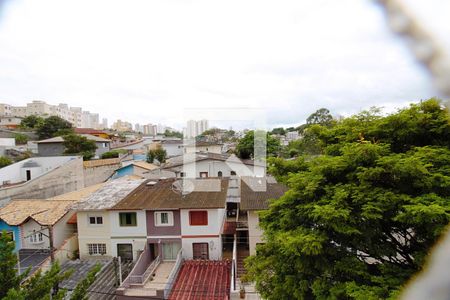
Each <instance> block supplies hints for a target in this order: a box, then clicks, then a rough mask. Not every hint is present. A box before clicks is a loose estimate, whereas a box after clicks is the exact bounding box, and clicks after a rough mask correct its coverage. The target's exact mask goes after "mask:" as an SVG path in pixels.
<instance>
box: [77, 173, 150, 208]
mask: <svg viewBox="0 0 450 300" xmlns="http://www.w3.org/2000/svg"><path fill="white" fill-rule="evenodd" d="M142 182H143V179H135V178H132V177H129V176H126V177H121V178H118V179H114V180H111V181H108V182H106V183H105V185H104V186H103V187H101V188H100V189H98V190H97V191H96V192H94V193H92V194H91V195H89V196H88V197H86V198H85V200H84V201H83V202H79V203H77V204H76V205H74V206H73V209H74V210H102V209H109V208H111V207H113V206H114V205H116V204H117V202H119V201H120V200H122V199H123V198H125V197H126V196H127V195H128V194H129V193H131V192H132V191H133V190H134V189H135V188H137V187H138V186H139V185H140V184H141V183H142Z"/></svg>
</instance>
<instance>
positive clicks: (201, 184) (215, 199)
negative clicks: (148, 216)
mask: <svg viewBox="0 0 450 300" xmlns="http://www.w3.org/2000/svg"><path fill="white" fill-rule="evenodd" d="M152 182H155V183H156V184H154V185H150V184H151V183H152ZM182 182H185V184H186V188H187V189H190V190H192V192H191V193H188V194H186V195H182V194H181V190H182V189H181V184H182ZM227 188H228V180H226V179H218V178H205V179H185V181H183V180H175V179H165V180H159V181H152V180H146V181H145V182H144V183H143V184H141V185H140V186H139V188H137V189H136V190H134V191H133V193H130V194H129V195H128V196H127V197H125V198H124V199H123V200H122V201H120V202H119V203H117V204H116V205H115V206H114V207H113V208H112V209H169V208H223V207H225V201H226V196H227Z"/></svg>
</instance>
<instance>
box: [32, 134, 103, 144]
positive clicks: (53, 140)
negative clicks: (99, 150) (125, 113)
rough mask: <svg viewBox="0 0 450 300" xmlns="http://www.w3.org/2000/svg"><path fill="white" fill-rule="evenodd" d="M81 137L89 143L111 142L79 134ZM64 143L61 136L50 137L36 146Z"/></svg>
mask: <svg viewBox="0 0 450 300" xmlns="http://www.w3.org/2000/svg"><path fill="white" fill-rule="evenodd" d="M79 135H81V136H84V137H86V138H87V139H88V140H91V141H95V142H111V140H107V139H104V138H101V137H98V136H95V135H90V134H79ZM62 142H64V139H63V137H62V136H56V137H52V138H49V139H46V140H42V141H38V142H37V143H38V144H45V143H62Z"/></svg>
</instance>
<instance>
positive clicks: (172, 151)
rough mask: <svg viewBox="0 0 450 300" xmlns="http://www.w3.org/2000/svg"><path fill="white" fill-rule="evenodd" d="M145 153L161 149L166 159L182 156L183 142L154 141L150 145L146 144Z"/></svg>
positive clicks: (179, 140) (174, 140)
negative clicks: (165, 154)
mask: <svg viewBox="0 0 450 300" xmlns="http://www.w3.org/2000/svg"><path fill="white" fill-rule="evenodd" d="M146 148H147V151H149V150H156V149H158V148H162V149H163V150H165V151H166V153H167V157H168V158H170V157H174V156H179V155H182V154H183V153H184V152H183V149H184V148H183V141H182V140H181V139H154V140H153V141H152V142H151V143H150V144H147V147H146Z"/></svg>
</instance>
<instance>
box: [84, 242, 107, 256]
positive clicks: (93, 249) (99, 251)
mask: <svg viewBox="0 0 450 300" xmlns="http://www.w3.org/2000/svg"><path fill="white" fill-rule="evenodd" d="M87 246H88V252H89V255H104V254H106V244H87Z"/></svg>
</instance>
